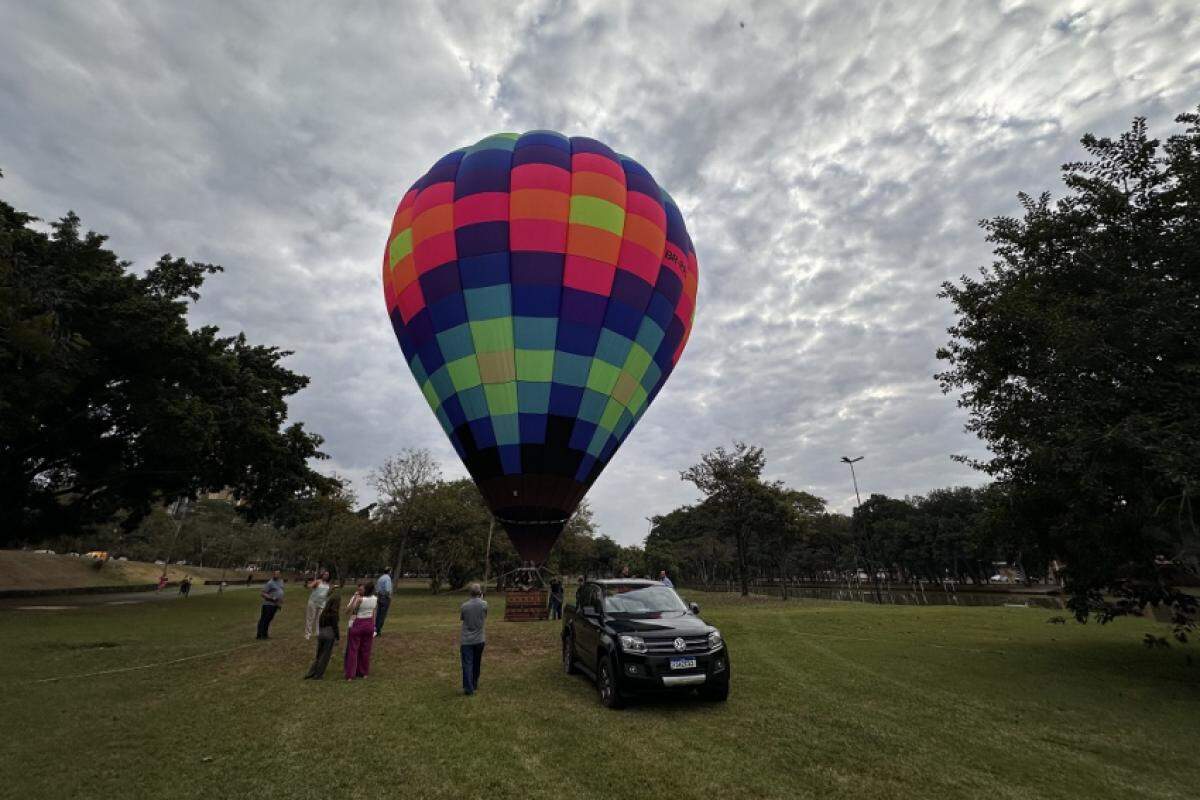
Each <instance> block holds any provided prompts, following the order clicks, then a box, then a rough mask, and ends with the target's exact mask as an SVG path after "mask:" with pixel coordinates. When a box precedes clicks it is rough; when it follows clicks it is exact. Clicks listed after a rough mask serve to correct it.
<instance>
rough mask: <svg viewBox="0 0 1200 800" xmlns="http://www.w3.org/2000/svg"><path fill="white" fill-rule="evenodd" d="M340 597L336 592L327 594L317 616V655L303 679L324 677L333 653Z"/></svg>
mask: <svg viewBox="0 0 1200 800" xmlns="http://www.w3.org/2000/svg"><path fill="white" fill-rule="evenodd" d="M340 600H341V598H339V597H338V596H337V595H336V594H331V595H329V596H328V597H327V598H326V600H325V606H324V607H323V608H322V609H321V613H320V615H319V616H318V617H317V655H316V657H315V658H314V659H313V663H312V666H311V667H309V668H308V674H307V675H305V676H304V679H305V680H308V679H310V678H311V679H313V680H318V681H319V680H321V679H322V678H324V677H325V668H326V667H328V666H329V657H330V656H331V655H333V645H334V643H335V642H336V641H337V640H338V638H340V637H339V636H338V603H339V602H340Z"/></svg>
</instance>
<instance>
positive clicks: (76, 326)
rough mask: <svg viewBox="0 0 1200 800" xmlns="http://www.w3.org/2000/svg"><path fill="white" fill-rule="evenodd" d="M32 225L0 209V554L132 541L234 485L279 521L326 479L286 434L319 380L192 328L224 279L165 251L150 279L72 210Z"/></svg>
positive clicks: (252, 506)
mask: <svg viewBox="0 0 1200 800" xmlns="http://www.w3.org/2000/svg"><path fill="white" fill-rule="evenodd" d="M35 221H36V218H35V217H33V216H31V215H29V214H26V213H23V212H21V211H17V210H16V209H14V208H13V207H12V206H10V205H8V204H7V203H4V202H0V543H3V544H11V543H17V542H22V541H30V540H34V539H37V538H38V537H46V536H58V535H62V534H66V533H72V532H78V531H81V530H83V529H84V528H86V527H87V526H89V525H96V524H103V523H106V522H109V521H111V520H114V519H117V518H120V519H121V524H122V525H124V526H125V527H126V529H127V530H132V529H133V528H135V527H136V526H137V524H138V523H139V522H140V521H141V519H142V518H143V517H144V516H145V515H146V514H147V513H148V512H149V511H150V509H151V508H152V507H154V506H155V505H156V504H158V503H161V502H163V501H169V500H172V499H175V498H179V497H195V496H197V495H198V494H199V493H200V492H203V491H206V490H218V489H221V488H224V487H230V488H232V490H233V492H234V494H235V496H236V497H237V499H238V500H239V501H240V502H239V505H238V509H239V511H241V512H242V513H243V514H244V515H246V516H247V517H248V518H251V519H261V518H270V517H271V516H272V515H273V514H274V513H275V512H276V511H278V510H279V509H280V508H281V507H282V506H283V505H284V504H286V503H287V502H288V501H289V500H290V499H291V498H292V497H293V496H294V495H295V494H296V493H297V492H300V491H303V490H304V489H306V488H309V487H312V486H315V485H318V484H320V483H321V482H322V481H323V480H324V479H323V478H322V477H321V476H320V475H318V474H317V473H315V472H314V471H313V470H312V469H310V468H309V466H308V461H309V459H313V458H321V457H323V456H322V454H321V453H320V452H319V450H318V448H319V446H320V444H321V439H320V437H318V436H316V435H314V434H310V433H308V432H306V431H305V430H304V428H303V426H302V425H300V424H293V425H290V426H288V427H286V428H284V424H285V422H286V419H287V403H286V398H288V397H290V396H291V395H293V394H295V393H296V392H298V391H299V390H300V389H301V388H303V387H304V386H305V385H306V384H307V383H308V378H306V377H305V376H303V375H299V374H297V373H295V372H292V371H290V370H288V369H286V368H284V367H283V366H282V364H281V362H282V360H283V359H284V358H285V357H286V356H288V355H289V353H287V352H285V351H281V350H279V349H278V348H274V347H266V346H259V345H251V344H250V343H249V342H247V340H246V338H245V337H244V336H243V335H241V334H239V335H237V336H232V337H223V336H220V335H219V333H218V330H217V329H216V328H213V327H204V328H200V329H198V330H191V329H189V327H188V325H187V318H186V314H187V304H188V301H189V300H196V299H197V298H198V297H199V289H200V287H201V285H202V284H203V282H204V280H205V278H206V277H207V276H209V275H212V274H214V273H217V272H219V271H221V268H220V267H218V266H214V265H211V264H203V263H197V262H189V261H186V260H185V259H182V258H173V257H171V256H169V255H166V256H163V257H162V258H161V259H159V261H158V262H157V263H156V264H155V265H154V266H153V267H151V268H150V269H148V270H147V271H146V272H145V273H144V274H142V275H141V276H139V275H137V274H134V273H133V272H131V271H130V269H129V267H130V264H129V263H128V262H125V261H120V260H118V258H117V256H116V255H115V254H114V253H113V252H112V251H110V250H108V249H106V248H105V247H104V246H103V245H104V242H105V237H103V236H101V235H99V234H96V233H92V232H88V233H84V232H82V230H81V227H80V220H79V218H78V217H76V216H75V215H74V214H73V213H72V214H68V215H67V216H66V217H64V218H63V219H61V220H60V221H58V222H56V223H53V224H52V225H51V226H50V227H51V228H52V232H51V233H50V234H46V233H43V232H41V231H39V230H36V229H35V228H33V227H31V224H32V223H34V222H35Z"/></svg>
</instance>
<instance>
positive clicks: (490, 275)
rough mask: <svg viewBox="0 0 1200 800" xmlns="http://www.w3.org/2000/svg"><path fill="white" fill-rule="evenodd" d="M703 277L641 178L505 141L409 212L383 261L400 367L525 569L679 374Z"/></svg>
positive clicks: (579, 151)
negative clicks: (404, 368) (426, 404)
mask: <svg viewBox="0 0 1200 800" xmlns="http://www.w3.org/2000/svg"><path fill="white" fill-rule="evenodd" d="M697 282H698V266H697V263H696V253H695V250H694V249H693V247H692V241H691V239H690V238H689V237H688V232H687V228H686V227H685V226H684V223H683V217H682V215H681V214H680V213H679V209H678V207H677V206H676V205H675V203H674V201H673V200H672V199H671V197H670V196H669V195H668V194H667V193H666V192H665V191H663V190H662V189H661V188H660V187H659V186H658V184H657V183H656V182H655V181H654V178H653V177H651V175H650V173H649V172H648V171H646V169H645V168H644V167H642V166H641V165H640V164H638V163H637V162H636V161H634V160H633V159H631V158H629V157H627V156H623V155H618V154H617V153H615V152H613V151H612V150H611V149H609V148H608V147H607V146H605V145H604V144H601V143H600V142H598V141H596V140H594V139H588V138H583V137H570V138H568V137H566V136H563V135H561V134H558V133H554V132H550V131H532V132H530V133H525V134H516V133H498V134H495V135H493V136H488V137H487V138H485V139H483V140H481V141H479V142H478V143H476V144H474V145H471V146H470V147H465V148H461V149H459V150H455V151H454V152H452V153H449V154H447V155H446V156H444V157H442V158H441V159H439V160H438V161H437V163H435V164H434V165H433V166H432V167H431V168H430V169H429V171H428V172H427V173H425V175H424V176H423V177H422V178H421V179H420V180H418V181H417V182H416V183H415V184H413V186H412V188H411V189H409V190H408V192H407V193H406V194H405V195H404V197H403V199H402V200H401V201H400V205H399V207H398V208H397V209H396V214H395V217H394V218H393V220H392V229H391V233H390V235H389V237H388V244H387V249H386V252H385V254H384V258H383V292H384V297H385V299H386V302H387V309H388V314H389V315H390V317H391V321H392V327H393V328H394V329H395V332H396V338H397V339H398V340H399V342H400V349H401V350H402V351H403V353H404V358H405V360H406V361H407V362H408V366H409V369H411V370H412V374H413V377H414V378H416V380H417V384H418V386H420V388H421V392H422V393H423V394H424V395H425V399H426V400H427V401H428V402H429V406H430V408H432V409H433V412H434V414H435V415H436V416H437V419H438V421H439V422H440V423H441V425H442V428H443V429H444V430H445V431H446V435H447V436H448V437H449V438H450V441H451V442H452V443H453V445H454V449H455V450H456V451H457V452H458V455H459V456H460V457H461V458H462V460H463V463H464V464H465V465H466V468H467V470H468V471H469V472H470V474H471V477H472V478H473V479H474V481H475V483H476V484H477V485H478V487H479V490H480V492H481V493H482V494H483V497H484V499H485V500H486V502H487V504H488V506H489V507H490V508H491V510H492V513H493V514H494V515H495V518H496V520H497V521H499V522H500V523H501V524H502V525H503V526H504V528H505V529H506V530H507V532H508V535H509V538H510V539H511V540H512V543H513V545H514V547H515V548H516V550H517V553H518V554H519V555H520V557H521V558H522V559H523V560H524V561H526V562H530V563H532V564H539V563H541V562H544V561H545V559H546V558H547V556H548V555H549V553H550V549H551V547H552V546H553V544H554V542H555V540H556V539H557V538H558V536H559V534H560V533H561V532H562V529H563V526H564V525H565V524H566V522H567V520H568V519H569V518H570V516H571V514H572V513H573V512H574V511H575V509H576V507H577V506H578V505H579V502H580V500H581V499H582V498H583V496H584V494H585V493H586V492H587V490H588V488H589V487H590V486H591V485H592V484H593V483H594V482H595V480H596V478H597V477H598V476H599V475H600V473H601V471H603V469H604V467H605V465H606V464H608V462H609V460H610V459H611V458H612V457H613V454H614V453H615V452H616V451H617V448H618V447H620V446H621V443H622V442H623V441H624V440H625V438H626V437H627V436H628V435H629V432H630V431H631V430H632V429H633V426H634V425H635V424H636V423H637V421H638V420H639V419H640V418H641V416H642V415H643V414H644V413H645V412H646V409H647V407H649V405H650V403H651V402H652V401H653V400H654V398H655V396H656V395H657V394H658V392H659V390H661V389H662V386H663V383H664V382H665V381H666V380H667V377H668V376H669V375H670V374H671V370H672V369H674V367H675V364H676V362H677V361H678V360H679V356H680V354H681V353H682V352H683V348H684V345H685V344H686V343H687V339H688V335H689V333H690V331H691V327H692V317H693V312H694V311H695V306H696V289H697Z"/></svg>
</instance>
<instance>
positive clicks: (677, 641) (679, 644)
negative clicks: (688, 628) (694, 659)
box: [673, 636, 687, 653]
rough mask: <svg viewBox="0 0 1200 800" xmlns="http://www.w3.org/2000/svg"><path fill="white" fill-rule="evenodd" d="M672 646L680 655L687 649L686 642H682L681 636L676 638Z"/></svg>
mask: <svg viewBox="0 0 1200 800" xmlns="http://www.w3.org/2000/svg"><path fill="white" fill-rule="evenodd" d="M673 644H674V645H675V649H676V650H678V651H679V652H680V653H682V652H683V651H684V650H686V649H687V642H685V641H684V640H683V637H682V636H676V637H675V641H674V642H673Z"/></svg>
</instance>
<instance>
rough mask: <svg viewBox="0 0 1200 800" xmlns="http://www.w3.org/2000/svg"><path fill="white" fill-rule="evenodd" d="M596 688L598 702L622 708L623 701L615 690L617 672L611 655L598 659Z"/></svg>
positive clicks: (609, 706) (607, 706) (610, 706)
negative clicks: (598, 694) (598, 695)
mask: <svg viewBox="0 0 1200 800" xmlns="http://www.w3.org/2000/svg"><path fill="white" fill-rule="evenodd" d="M596 690H597V691H599V692H600V702H601V703H603V704H604V706H605V707H606V708H613V709H617V708H624V707H625V701H624V700H623V699H622V698H621V693H620V692H619V691H617V673H616V670H615V669H614V667H613V660H612V656H605V657H604V658H601V659H600V664H599V666H598V667H597V669H596Z"/></svg>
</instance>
